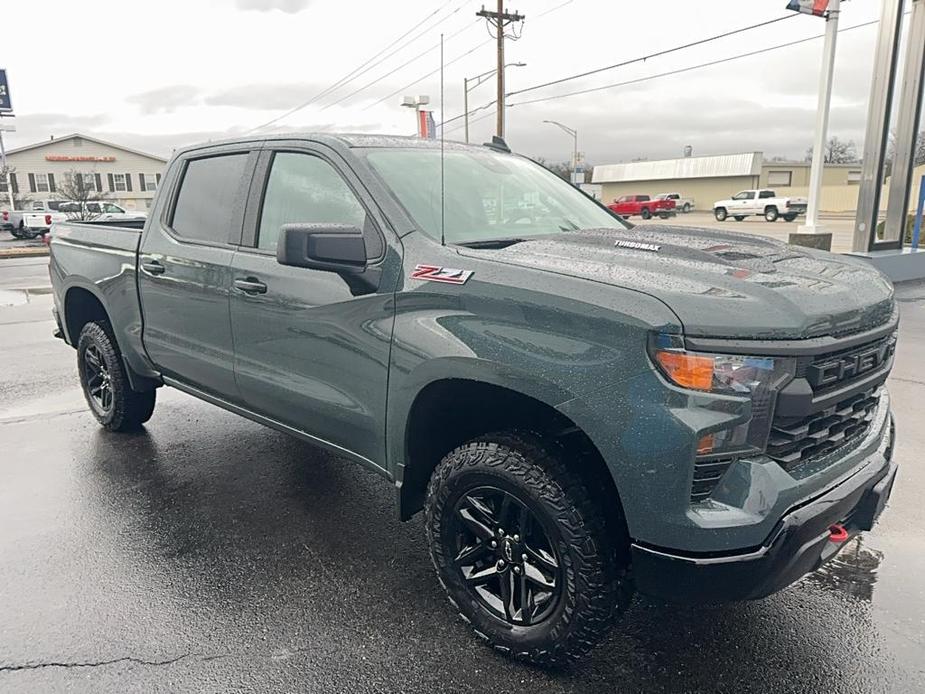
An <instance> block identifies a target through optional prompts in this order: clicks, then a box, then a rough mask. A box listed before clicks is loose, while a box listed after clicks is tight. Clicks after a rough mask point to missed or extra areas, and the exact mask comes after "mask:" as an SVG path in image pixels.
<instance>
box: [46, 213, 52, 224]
mask: <svg viewBox="0 0 925 694" xmlns="http://www.w3.org/2000/svg"><path fill="white" fill-rule="evenodd" d="M45 224H47V225H48V226H51V215H50V214H46V215H45Z"/></svg>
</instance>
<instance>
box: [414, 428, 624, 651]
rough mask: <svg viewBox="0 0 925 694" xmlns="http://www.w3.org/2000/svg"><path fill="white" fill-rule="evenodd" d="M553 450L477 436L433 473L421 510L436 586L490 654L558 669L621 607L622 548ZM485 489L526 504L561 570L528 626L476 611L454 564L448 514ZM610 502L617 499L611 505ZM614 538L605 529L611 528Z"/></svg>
mask: <svg viewBox="0 0 925 694" xmlns="http://www.w3.org/2000/svg"><path fill="white" fill-rule="evenodd" d="M564 461H565V453H564V451H563V450H561V449H560V448H559V447H558V446H557V445H556V444H555V443H553V442H548V441H545V440H543V439H541V438H539V437H538V436H535V435H532V434H527V433H523V432H502V433H497V434H491V435H488V436H484V437H480V438H478V439H475V440H473V441H470V442H468V443H466V444H464V445H462V446H460V447H458V448H456V449H455V450H453V451H451V452H450V453H448V454H447V455H446V456H445V457H444V458H443V460H442V461H441V462H440V464H439V465H438V466H437V468H436V470H435V471H434V474H433V476H432V477H431V480H430V484H429V486H428V489H427V499H426V504H425V512H426V531H427V539H428V542H429V545H430V554H431V559H432V561H433V564H434V568H435V569H436V571H437V577H438V579H439V580H440V583H441V584H442V585H443V587H444V589H445V590H446V591H447V594H448V595H449V598H450V602H451V603H452V604H453V605H454V607H456V609H457V610H458V611H459V614H460V616H461V617H462V618H463V620H465V621H466V622H467V623H469V624H470V625H471V626H472V628H473V629H474V630H475V633H476V634H477V635H478V636H480V637H481V638H483V639H485V640H486V641H487V642H488V643H489V645H491V646H492V647H493V648H495V649H496V650H498V651H500V652H503V653H505V654H508V655H511V656H513V657H515V658H518V659H521V660H524V661H527V662H531V663H534V664H537V665H543V666H550V667H557V666H562V665H565V664H567V663H569V662H572V661H574V660H576V659H578V658H580V657H581V656H583V655H584V654H586V653H587V652H589V651H590V650H591V649H592V648H594V646H595V645H597V643H599V642H600V640H601V639H602V638H603V637H604V636H605V635H606V633H607V631H608V629H609V627H610V625H611V624H612V622H613V620H614V619H615V618H616V617H617V616H618V615H619V614H621V613H622V612H623V611H624V610H625V609H626V607H627V606H628V605H629V603H630V600H631V598H632V592H633V588H632V584H631V581H630V580H629V577H628V575H627V568H628V549H627V547H626V543H625V542H623V541H621V540H620V539H618V538H622V537H625V533H614V532H609V531H608V527H607V523H606V521H605V517H604V515H603V513H602V510H601V508H599V507H598V505H597V504H595V503H594V501H593V500H592V497H591V495H590V494H589V492H588V489H587V487H586V486H585V484H584V483H583V482H582V480H581V478H580V477H579V475H578V474H576V472H575V471H573V470H571V469H569V468H568V467H567V465H566V464H565V462H564ZM486 484H490V485H494V486H496V487H499V488H501V489H502V490H504V491H506V492H508V493H511V494H514V495H516V496H517V498H518V499H519V500H520V501H522V502H525V504H526V505H527V506H528V508H529V509H530V511H531V512H532V513H533V514H534V515H535V516H536V518H537V519H539V520H540V521H541V523H542V526H543V529H544V530H545V531H546V534H547V535H548V536H549V538H550V539H551V540H552V541H554V542H555V547H556V551H557V552H558V555H559V557H560V561H561V566H562V575H563V578H564V581H563V582H562V584H561V585H562V589H561V592H560V597H559V602H558V604H557V606H556V608H555V610H554V611H552V612H551V613H550V614H549V616H548V617H547V618H546V619H544V620H542V621H540V622H539V623H537V624H535V625H530V626H517V625H514V624H511V623H509V622H506V621H504V620H503V619H500V618H499V617H497V616H496V615H494V614H492V613H491V612H490V611H489V610H487V609H486V608H485V607H483V606H482V604H481V603H480V602H479V600H478V598H477V597H476V596H475V594H474V592H473V591H472V590H470V589H469V588H468V587H467V586H466V585H465V582H464V580H463V577H462V575H461V572H460V570H459V569H458V567H457V566H456V565H454V559H455V554H456V551H457V549H456V547H455V546H454V544H453V543H452V539H453V532H454V531H453V530H452V528H453V527H454V525H453V518H452V516H453V513H454V511H453V510H454V508H455V505H456V503H457V501H458V500H459V499H461V498H462V497H463V495H464V494H467V493H468V492H469V491H472V490H473V489H475V488H478V487H480V486H483V485H486ZM614 501H616V500H614ZM610 530H611V531H612V526H611V527H610Z"/></svg>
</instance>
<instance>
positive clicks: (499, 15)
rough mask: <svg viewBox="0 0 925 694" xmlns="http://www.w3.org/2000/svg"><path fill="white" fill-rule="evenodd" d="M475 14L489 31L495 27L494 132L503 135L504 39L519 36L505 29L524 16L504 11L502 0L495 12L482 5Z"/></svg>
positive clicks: (524, 17)
mask: <svg viewBox="0 0 925 694" xmlns="http://www.w3.org/2000/svg"><path fill="white" fill-rule="evenodd" d="M475 15H476V16H477V17H484V18H485V19H486V20H487V21H488V26H489V32H490V31H491V27H494V28H495V34H496V35H495V39H496V40H497V42H498V48H497V51H498V68H497V70H498V72H497V75H498V96H497V109H498V125H497V128H496V130H497V133H496V134H497V135H498V137H504V39H506V38H509V39H512V40H514V41H516V40H517V39H519V38H520V34H518V33H517V31H516V30H513V29H512V31H511V33H510V34H507V33H506V31H505V30H506V29H507V27H509V26H511V25H513V24H515V23H517V22H522V21H524V19H526V16H525V15H522V14H520V13H518V12H517V10H514V12H513V14H512V13H510V12H507V11H505V9H504V0H498V11H497V12H490V11H488V10H486V9H485V6H484V5H482V9H481V11H479V12H476V13H475Z"/></svg>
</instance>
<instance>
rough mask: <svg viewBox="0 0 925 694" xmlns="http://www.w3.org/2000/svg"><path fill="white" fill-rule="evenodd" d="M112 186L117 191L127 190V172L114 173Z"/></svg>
mask: <svg viewBox="0 0 925 694" xmlns="http://www.w3.org/2000/svg"><path fill="white" fill-rule="evenodd" d="M112 187H113V190H115V191H116V192H118V193H124V192H125V191H126V190H127V188H126V187H125V174H113V175H112Z"/></svg>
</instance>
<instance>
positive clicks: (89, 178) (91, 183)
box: [78, 173, 98, 193]
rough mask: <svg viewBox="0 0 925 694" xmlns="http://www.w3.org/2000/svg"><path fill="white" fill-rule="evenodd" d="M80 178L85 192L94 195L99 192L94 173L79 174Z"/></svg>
mask: <svg viewBox="0 0 925 694" xmlns="http://www.w3.org/2000/svg"><path fill="white" fill-rule="evenodd" d="M78 175H79V176H80V183H81V185H82V187H83V189H84V190H87V191H92V192H94V193H96V192H98V191H97V190H96V176H94V175H93V174H92V173H89V174H87V173H85V174H78Z"/></svg>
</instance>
